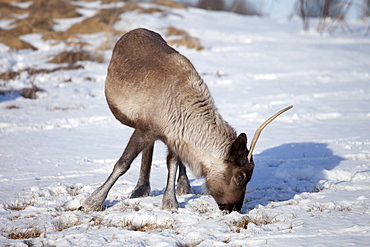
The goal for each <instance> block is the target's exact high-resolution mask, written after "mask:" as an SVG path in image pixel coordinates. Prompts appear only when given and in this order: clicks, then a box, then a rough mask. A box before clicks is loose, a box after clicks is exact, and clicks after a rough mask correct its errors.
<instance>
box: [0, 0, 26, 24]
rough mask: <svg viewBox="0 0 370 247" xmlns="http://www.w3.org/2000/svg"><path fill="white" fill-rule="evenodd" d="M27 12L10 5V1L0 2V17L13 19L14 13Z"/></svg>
mask: <svg viewBox="0 0 370 247" xmlns="http://www.w3.org/2000/svg"><path fill="white" fill-rule="evenodd" d="M25 13H27V10H26V9H22V8H19V7H16V6H13V5H11V4H10V3H6V2H4V0H2V2H0V19H14V18H15V16H16V15H22V14H25Z"/></svg>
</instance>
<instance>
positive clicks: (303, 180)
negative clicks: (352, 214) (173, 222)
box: [104, 142, 343, 212]
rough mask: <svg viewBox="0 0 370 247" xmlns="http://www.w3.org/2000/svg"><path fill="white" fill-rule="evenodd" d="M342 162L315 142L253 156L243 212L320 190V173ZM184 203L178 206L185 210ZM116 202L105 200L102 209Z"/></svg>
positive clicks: (199, 190) (198, 190)
mask: <svg viewBox="0 0 370 247" xmlns="http://www.w3.org/2000/svg"><path fill="white" fill-rule="evenodd" d="M342 160H343V158H341V157H339V156H336V155H334V154H333V151H332V150H331V149H329V148H328V145H327V144H326V143H314V142H308V143H289V144H284V145H281V146H278V147H274V148H270V149H267V150H265V151H263V152H262V153H260V154H258V155H254V161H255V168H254V172H253V176H252V180H251V181H250V182H249V183H248V186H247V194H246V196H245V201H244V205H243V208H242V212H247V211H248V210H251V209H253V208H255V207H256V206H257V205H263V206H265V205H267V204H268V203H270V202H272V201H287V200H290V199H292V198H294V196H295V195H296V194H300V193H304V192H317V191H319V183H320V180H325V173H323V171H325V170H332V169H333V168H335V167H336V166H337V165H338V164H339V163H340V162H341V161H342ZM195 180H196V179H195ZM193 181H194V180H191V181H190V182H193ZM164 190H165V188H163V189H162V190H152V191H151V196H160V195H163V193H164ZM192 192H193V194H194V196H192V197H190V198H189V199H196V198H199V195H200V194H204V193H205V192H204V191H203V186H192ZM187 201H188V200H186V201H185V202H182V203H180V204H179V206H180V207H185V204H186V202H187ZM118 202H119V201H117V200H115V201H106V202H105V203H104V207H105V208H106V207H111V206H114V205H115V204H116V203H118Z"/></svg>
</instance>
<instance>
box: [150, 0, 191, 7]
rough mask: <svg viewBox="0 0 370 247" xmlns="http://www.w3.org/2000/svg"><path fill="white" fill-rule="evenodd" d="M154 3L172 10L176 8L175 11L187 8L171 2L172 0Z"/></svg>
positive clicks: (158, 0)
mask: <svg viewBox="0 0 370 247" xmlns="http://www.w3.org/2000/svg"><path fill="white" fill-rule="evenodd" d="M153 3H155V4H159V5H164V6H167V7H170V8H174V9H186V6H185V5H184V4H181V3H176V2H175V1H171V0H157V1H154V2H153Z"/></svg>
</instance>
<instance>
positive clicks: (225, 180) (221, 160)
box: [84, 29, 254, 211]
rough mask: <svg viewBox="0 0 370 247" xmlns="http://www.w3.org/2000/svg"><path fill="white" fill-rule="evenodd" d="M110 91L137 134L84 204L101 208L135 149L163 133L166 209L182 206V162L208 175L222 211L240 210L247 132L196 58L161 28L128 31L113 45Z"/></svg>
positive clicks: (247, 171) (113, 104) (247, 174)
mask: <svg viewBox="0 0 370 247" xmlns="http://www.w3.org/2000/svg"><path fill="white" fill-rule="evenodd" d="M105 94H106V98H107V102H108V105H109V107H110V109H111V111H112V113H113V114H114V116H115V117H116V118H117V119H118V120H119V121H120V122H121V123H123V124H125V125H128V126H130V127H133V128H135V132H134V134H133V136H132V137H131V139H130V141H129V143H128V145H127V147H126V149H125V152H124V153H123V155H122V156H121V158H120V160H119V161H118V162H117V163H116V165H115V168H114V170H113V172H112V174H111V176H110V177H109V178H108V179H107V181H106V182H105V183H104V184H103V185H102V186H101V187H100V188H98V189H97V190H96V191H95V192H94V193H93V194H92V195H91V196H90V197H89V198H87V200H86V201H85V203H84V208H85V209H87V210H90V209H92V210H96V209H98V208H99V207H101V204H102V203H103V202H104V200H105V197H106V195H107V194H108V191H109V190H110V188H111V187H112V186H113V184H114V182H115V181H116V180H117V179H118V178H119V176H121V175H122V174H124V173H125V172H126V171H127V170H128V169H129V166H130V164H131V162H132V160H133V159H134V158H135V157H136V155H137V154H138V153H140V152H141V151H143V149H145V148H146V147H147V146H148V145H152V143H153V142H154V141H155V140H157V139H159V140H161V141H163V142H164V143H165V144H166V145H167V147H168V149H169V155H168V158H167V165H168V170H169V176H168V181H167V187H166V192H165V194H164V198H163V205H162V206H163V208H166V209H171V210H172V209H176V208H177V207H178V205H177V201H176V198H175V196H174V174H176V170H177V167H178V166H179V164H181V161H182V162H184V163H185V164H186V165H187V166H188V167H189V168H190V169H191V171H192V172H193V173H194V175H196V176H205V178H206V181H207V182H206V185H207V188H208V190H209V192H210V194H211V195H212V196H213V197H214V198H215V200H216V202H217V203H218V204H219V206H220V208H221V209H224V210H228V211H231V210H238V211H239V210H240V209H241V207H242V204H243V199H244V194H245V189H246V184H247V182H248V181H249V180H250V178H251V175H252V171H253V166H254V164H253V160H252V161H251V162H250V163H249V162H248V160H247V159H246V156H247V154H248V149H247V147H246V144H247V140H246V139H247V138H246V135H245V134H241V135H239V137H237V135H236V132H235V130H234V129H233V128H232V127H231V126H230V125H229V124H228V123H227V122H226V121H225V120H223V119H222V117H221V116H220V114H219V113H218V112H217V109H216V107H215V105H214V103H213V98H212V96H211V95H210V93H209V90H208V87H207V86H206V84H205V83H204V82H203V80H202V78H201V77H200V76H199V74H198V73H197V71H196V70H195V68H194V66H193V65H192V64H191V62H190V61H189V60H188V59H187V58H186V57H184V56H182V55H181V54H179V53H178V52H177V51H176V50H174V49H173V48H171V47H170V46H168V45H167V43H166V42H165V41H164V40H163V39H162V37H161V36H160V35H159V34H157V33H155V32H152V31H149V30H146V29H135V30H133V31H131V32H128V33H127V34H125V35H124V36H122V38H121V39H120V40H119V41H118V42H117V44H116V46H115V48H114V50H113V54H112V59H111V62H110V64H109V68H108V75H107V79H106V84H105ZM99 204H100V205H99Z"/></svg>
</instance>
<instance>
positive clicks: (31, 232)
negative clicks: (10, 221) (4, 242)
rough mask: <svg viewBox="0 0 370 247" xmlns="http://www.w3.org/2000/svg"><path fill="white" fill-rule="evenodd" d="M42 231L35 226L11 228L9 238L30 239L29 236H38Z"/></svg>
mask: <svg viewBox="0 0 370 247" xmlns="http://www.w3.org/2000/svg"><path fill="white" fill-rule="evenodd" d="M41 234H42V232H41V231H40V230H39V229H37V228H36V227H35V226H31V227H30V228H27V229H25V230H24V229H19V228H14V229H11V230H9V234H8V238H10V239H28V238H38V237H40V236H41Z"/></svg>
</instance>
